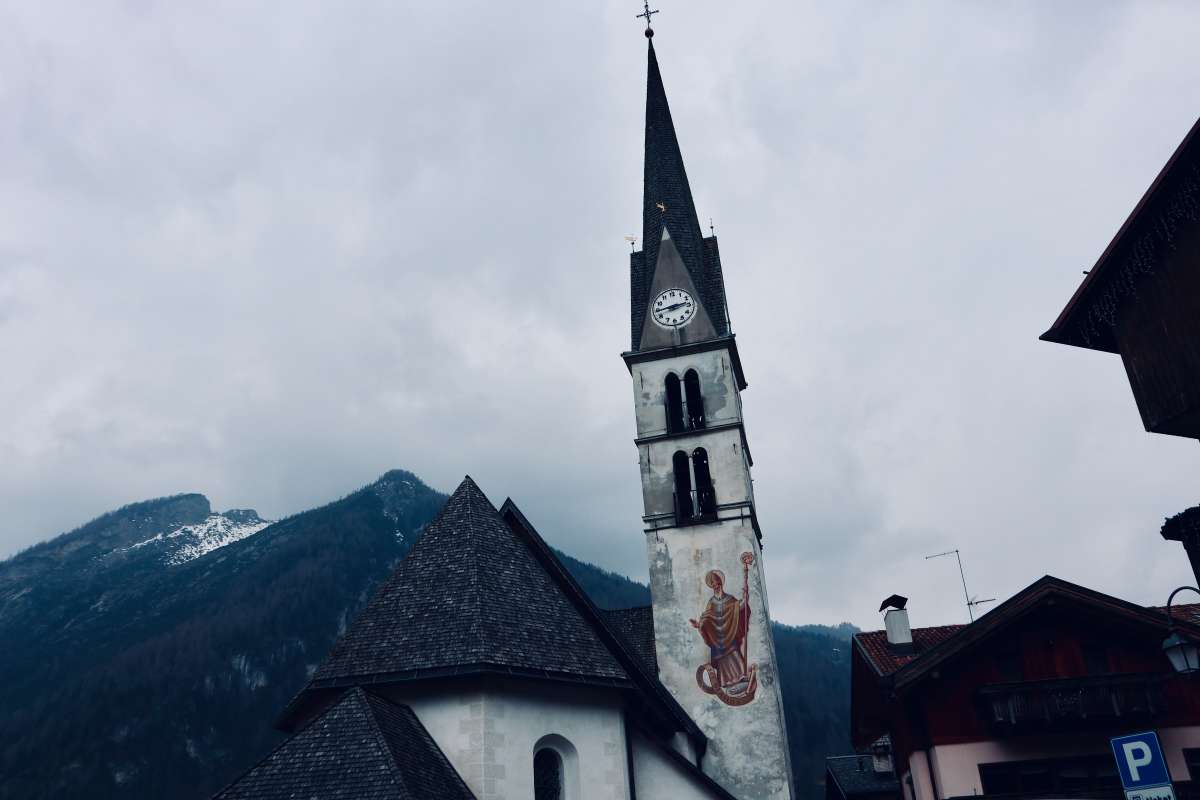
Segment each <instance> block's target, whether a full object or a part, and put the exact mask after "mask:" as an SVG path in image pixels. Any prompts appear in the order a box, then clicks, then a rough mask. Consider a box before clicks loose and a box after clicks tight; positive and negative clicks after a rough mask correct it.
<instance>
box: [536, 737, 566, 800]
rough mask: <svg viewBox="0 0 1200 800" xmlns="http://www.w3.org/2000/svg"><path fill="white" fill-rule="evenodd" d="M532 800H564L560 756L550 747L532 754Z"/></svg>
mask: <svg viewBox="0 0 1200 800" xmlns="http://www.w3.org/2000/svg"><path fill="white" fill-rule="evenodd" d="M533 800H564V799H563V761H562V756H560V755H559V754H558V751H557V750H555V749H554V748H552V747H543V748H542V749H541V750H538V751H537V752H536V753H534V754H533Z"/></svg>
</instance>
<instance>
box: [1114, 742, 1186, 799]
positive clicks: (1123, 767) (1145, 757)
mask: <svg viewBox="0 0 1200 800" xmlns="http://www.w3.org/2000/svg"><path fill="white" fill-rule="evenodd" d="M1112 750H1113V756H1115V757H1116V759H1117V771H1118V772H1119V773H1120V774H1121V785H1122V786H1124V787H1125V793H1126V795H1129V794H1130V793H1132V792H1143V790H1146V789H1152V788H1155V787H1169V786H1170V784H1171V775H1170V773H1168V772H1167V760H1166V759H1165V758H1163V752H1162V747H1160V746H1159V744H1158V735H1157V734H1156V733H1154V731H1150V732H1148V733H1135V734H1133V735H1132V736H1118V737H1117V738H1115V739H1113V740H1112ZM1147 794H1148V795H1153V794H1158V793H1157V792H1149V793H1144V792H1143V795H1144V796H1145V795H1147Z"/></svg>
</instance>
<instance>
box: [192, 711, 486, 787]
mask: <svg viewBox="0 0 1200 800" xmlns="http://www.w3.org/2000/svg"><path fill="white" fill-rule="evenodd" d="M299 797H320V798H322V800H417V799H418V798H428V797H438V798H445V800H474V798H475V795H474V794H472V793H471V790H470V789H468V788H467V785H466V783H464V782H463V780H462V777H461V776H459V774H458V773H457V772H456V771H455V770H454V767H453V766H451V764H450V762H449V761H448V760H447V759H446V756H445V754H444V753H442V751H441V750H440V749H439V748H438V746H437V744H436V743H435V742H434V741H433V739H432V738H431V737H430V736H429V733H428V732H427V731H426V730H425V727H424V726H423V725H421V722H420V721H419V720H418V719H417V717H416V715H415V714H413V712H412V710H411V709H410V708H408V706H401V705H396V704H395V703H392V702H389V701H388V700H385V699H383V698H381V697H378V696H377V695H374V694H371V693H369V692H366V691H363V690H362V689H351V690H350V691H348V692H346V693H345V694H344V695H343V696H342V698H341V700H340V701H338V702H337V703H335V704H334V705H332V706H330V707H329V708H328V709H326V710H325V711H324V712H323V713H322V714H321V715H320V716H318V717H316V718H315V719H314V720H313V721H312V722H310V723H309V724H308V725H307V726H305V727H304V728H302V729H301V730H300V731H299V732H297V733H296V734H294V735H292V736H290V737H288V738H287V740H285V741H284V742H283V744H281V745H279V747H277V748H275V750H274V751H272V752H271V754H270V755H268V756H267V757H266V758H264V759H263V760H262V761H260V762H259V763H258V764H256V765H254V766H253V767H251V768H250V769H249V770H248V771H247V772H246V773H245V774H243V775H242V776H241V777H240V778H238V779H237V780H236V781H234V782H233V784H231V785H230V786H228V787H226V788H225V789H223V790H222V791H221V792H219V793H217V795H216V796H215V797H214V800H249V798H253V799H254V800H284V799H285V798H287V799H288V800H292V799H293V798H299Z"/></svg>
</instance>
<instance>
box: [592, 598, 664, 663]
mask: <svg viewBox="0 0 1200 800" xmlns="http://www.w3.org/2000/svg"><path fill="white" fill-rule="evenodd" d="M601 613H602V614H604V619H605V621H607V622H608V626H609V627H610V628H612V629H613V630H615V631H617V632H618V633H619V634H621V636H623V637H624V639H625V642H626V643H627V644H628V645H629V648H630V650H632V651H633V653H634V654H635V655H637V657H638V658H640V659H641V661H642V666H643V667H645V669H646V671H647V672H648V673H649V674H651V675H657V674H658V653H657V652H656V650H655V644H654V610H653V608H652V607H651V606H636V607H635V608H618V609H611V610H610V609H605V610H604V611H602V612H601Z"/></svg>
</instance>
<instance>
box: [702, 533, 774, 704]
mask: <svg viewBox="0 0 1200 800" xmlns="http://www.w3.org/2000/svg"><path fill="white" fill-rule="evenodd" d="M741 562H742V596H741V598H740V599H739V598H737V597H734V596H733V595H731V594H726V592H725V573H723V572H721V570H719V569H710V570H709V571H708V572H707V573H706V574H705V576H704V584H705V585H706V586H707V587H708V588H709V589H712V597H710V598H709V599H708V604H707V605H705V607H704V612H703V613H702V614H700V619H699V620H695V619H690V620H688V622H690V623H691V624H692V627H693V628H695V629H696V630H697V631H699V632H700V637H701V638H702V639H704V643H705V644H706V645H708V653H709V660H708V662H707V663H704V664H701V665H700V668H699V669H697V670H696V683H697V685H699V687H700V689H701V691H703V692H705V693H706V694H712V695H716V696H717V697H718V698H719V699H720V700H721V702H723V703H725V704H726V705H730V706H743V705H745V704H746V703H749V702H750V701H751V700H753V699H754V693H755V691H756V690H757V689H758V667H757V665H754V664H748V663H747V655H748V642H747V633H748V632H749V628H750V565H751V564H753V563H754V555H753V554H752V553H748V552H747V553H742V557H741Z"/></svg>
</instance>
